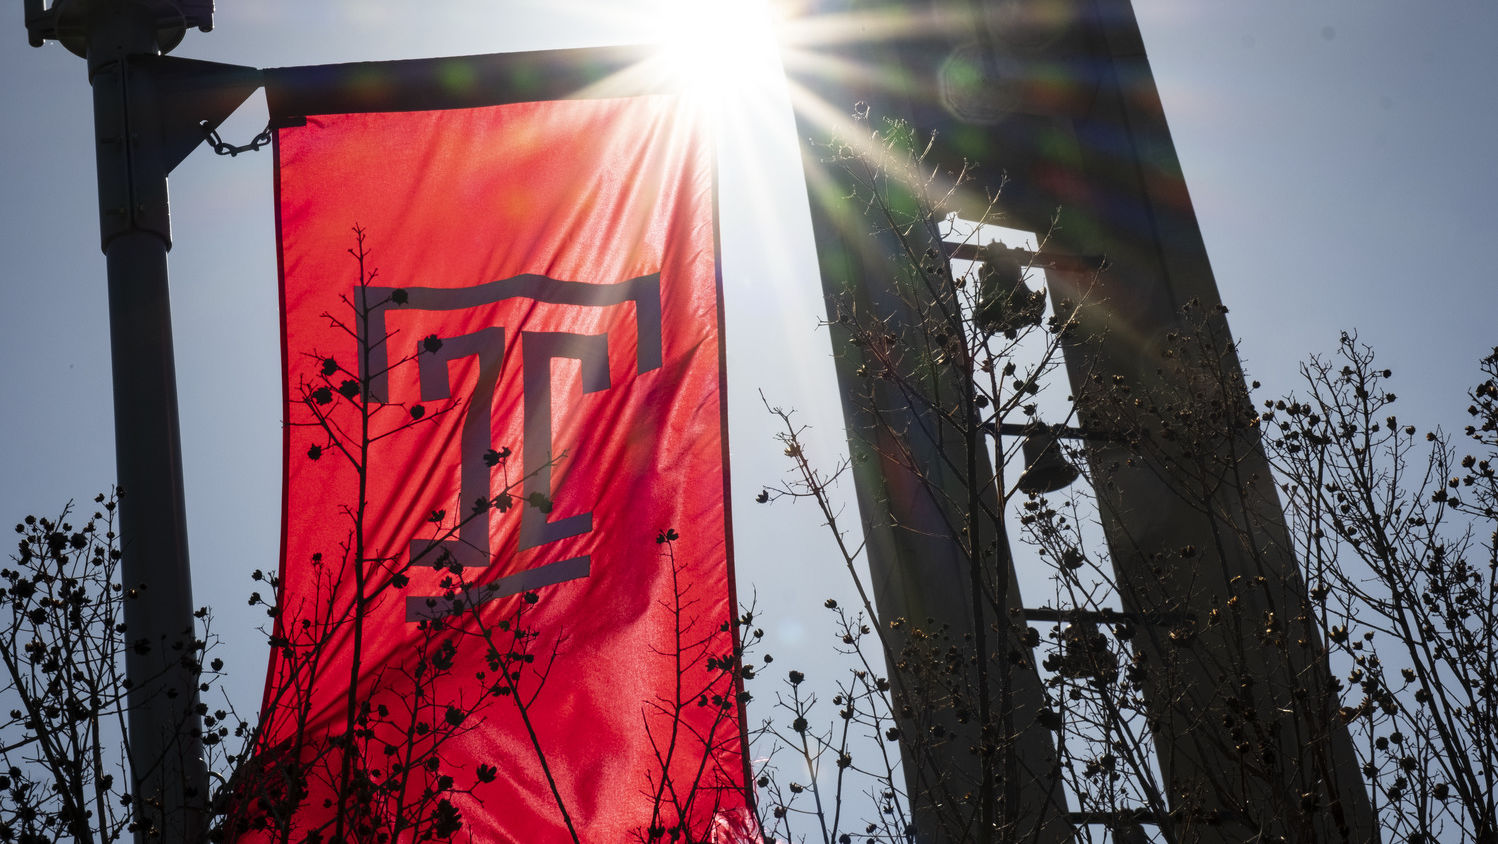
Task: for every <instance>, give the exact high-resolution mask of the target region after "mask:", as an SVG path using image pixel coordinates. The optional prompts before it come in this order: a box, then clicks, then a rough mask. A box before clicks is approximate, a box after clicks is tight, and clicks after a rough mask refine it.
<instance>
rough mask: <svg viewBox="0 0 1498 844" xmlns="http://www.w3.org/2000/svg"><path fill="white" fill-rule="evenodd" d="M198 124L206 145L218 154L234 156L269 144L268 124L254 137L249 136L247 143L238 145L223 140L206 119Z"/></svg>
mask: <svg viewBox="0 0 1498 844" xmlns="http://www.w3.org/2000/svg"><path fill="white" fill-rule="evenodd" d="M199 125H200V126H202V127H203V137H204V138H205V139H207V141H208V145H209V146H211V147H213V151H214V152H215V153H216V154H218V155H228V156H235V155H239V154H240V153H241V152H256V151H258V150H259V149H260V148H261V147H266V146H270V140H271V129H270V126H269V125H268V124H267V125H266V127H265V129H263V130H262V131H261V132H260V134H258V135H256V136H255V137H254V138H251V139H250V142H249V143H247V144H243V145H239V146H236V145H235V144H231V143H229V142H227V141H225V140H224V139H223V138H221V137H219V134H218V132H217V131H216V130H215V129H214V128H213V127H212V126H209V125H208V121H206V120H205V121H203V122H202V123H201V124H199Z"/></svg>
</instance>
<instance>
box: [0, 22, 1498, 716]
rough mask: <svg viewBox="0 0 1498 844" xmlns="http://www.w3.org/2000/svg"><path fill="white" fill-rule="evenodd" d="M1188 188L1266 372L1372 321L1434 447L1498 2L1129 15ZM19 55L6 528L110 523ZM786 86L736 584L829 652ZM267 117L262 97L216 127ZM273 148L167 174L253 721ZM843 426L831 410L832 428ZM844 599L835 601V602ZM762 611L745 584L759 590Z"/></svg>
mask: <svg viewBox="0 0 1498 844" xmlns="http://www.w3.org/2000/svg"><path fill="white" fill-rule="evenodd" d="M218 5H219V8H218V11H217V15H216V29H215V31H214V32H212V33H210V34H202V33H198V32H191V33H189V34H188V36H187V39H186V41H185V42H184V44H183V45H182V46H181V47H179V48H178V50H177V51H176V54H177V55H181V56H187V57H193V58H203V59H210V60H214V61H221V62H229V63H236V64H246V65H257V66H262V67H271V66H286V65H299V64H321V63H329V62H340V61H358V60H375V59H393V58H413V57H423V56H439V55H457V54H468V53H484V52H497V51H505V50H531V49H547V48H557V47H570V46H586V45H594V44H604V43H619V42H635V41H641V40H650V39H652V38H654V37H656V36H657V35H658V34H659V33H660V31H661V30H662V29H663V25H662V23H661V21H662V18H661V15H662V12H661V8H662V6H663V2H662V0H656V2H647V0H637V2H624V1H623V0H611V2H601V0H595V2H579V1H578V0H550V2H541V0H514V1H513V2H504V3H501V2H479V1H478V0H443V2H425V3H388V2H387V3H378V2H371V1H370V0H321V1H320V2H316V3H308V2H305V0H301V2H293V0H253V2H252V1H251V0H221V2H220V3H219V4H218ZM1136 10H1137V13H1138V16H1139V19H1140V24H1141V28H1142V30H1143V34H1144V39H1145V44H1146V47H1147V49H1148V51H1149V55H1150V58H1151V62H1152V64H1153V67H1154V69H1155V74H1156V79H1157V82H1158V84H1159V87H1160V90H1161V95H1162V98H1163V100H1164V105H1165V110H1166V114H1167V117H1168V119H1169V122H1170V126H1171V129H1172V131H1173V134H1174V139H1175V143H1176V147H1177V150H1178V153H1179V155H1180V159H1181V162H1182V165H1183V167H1184V170H1185V174H1186V179H1187V183H1188V185H1189V187H1190V190H1191V194H1192V197H1193V199H1194V201H1195V204H1196V210H1197V214H1198V217H1199V219H1200V222H1201V226H1202V230H1203V233H1204V235H1205V238H1206V243H1207V248H1208V251H1209V253H1210V255H1211V258H1212V263H1213V267H1214V269H1215V272H1216V276H1217V282H1218V285H1219V287H1220V289H1221V291H1222V297H1223V300H1224V301H1225V302H1226V303H1227V305H1228V306H1229V307H1230V308H1231V309H1232V312H1231V315H1230V317H1229V319H1230V323H1231V325H1232V327H1233V328H1234V330H1235V331H1236V332H1237V333H1238V334H1239V335H1240V336H1241V337H1242V338H1243V341H1244V345H1243V349H1244V356H1245V358H1246V360H1247V364H1248V367H1249V369H1250V371H1251V372H1252V373H1253V374H1254V375H1255V376H1256V377H1258V378H1260V379H1261V380H1262V381H1264V382H1265V384H1266V386H1267V387H1275V388H1276V389H1287V388H1289V387H1291V386H1293V383H1294V378H1295V365H1296V362H1297V361H1299V360H1300V359H1302V358H1303V357H1304V356H1305V355H1306V354H1308V353H1311V352H1325V351H1328V350H1330V349H1331V348H1332V347H1333V345H1334V344H1335V342H1336V338H1337V334H1338V331H1339V330H1341V329H1354V328H1355V329H1358V330H1359V331H1360V332H1361V336H1362V337H1363V338H1364V339H1365V340H1366V341H1368V342H1369V343H1371V344H1373V345H1374V346H1376V347H1377V348H1378V349H1379V350H1380V353H1381V355H1382V356H1383V360H1384V361H1386V362H1387V365H1389V366H1390V367H1392V368H1393V369H1394V370H1395V374H1396V378H1397V379H1398V380H1397V381H1396V384H1398V385H1399V392H1400V393H1401V395H1402V398H1403V400H1404V401H1405V402H1406V403H1407V404H1408V407H1406V408H1405V410H1404V411H1403V414H1402V415H1403V416H1405V417H1407V418H1408V419H1409V420H1410V421H1412V422H1415V423H1416V424H1420V425H1421V427H1425V426H1426V425H1429V424H1433V423H1436V422H1441V421H1444V422H1446V424H1447V425H1448V427H1453V426H1459V425H1460V424H1462V421H1463V418H1464V415H1463V412H1462V411H1463V409H1464V408H1465V406H1466V401H1465V399H1464V397H1463V391H1464V390H1465V387H1466V385H1467V384H1468V383H1469V381H1470V380H1471V379H1472V376H1473V373H1474V372H1475V369H1474V366H1473V364H1474V361H1475V360H1476V358H1477V357H1479V356H1480V355H1481V354H1483V353H1484V352H1485V351H1486V350H1488V349H1491V348H1492V347H1493V345H1494V344H1495V343H1498V330H1495V325H1494V317H1495V315H1498V287H1495V284H1494V279H1493V278H1492V275H1493V270H1492V267H1493V265H1494V263H1495V261H1494V256H1493V252H1492V244H1493V242H1494V240H1495V238H1494V237H1493V236H1492V234H1491V227H1492V226H1493V224H1494V221H1495V218H1498V213H1495V212H1498V168H1495V166H1494V164H1493V162H1492V160H1491V155H1492V154H1493V153H1492V151H1493V150H1495V149H1498V95H1495V94H1494V92H1493V80H1494V79H1495V78H1498V54H1495V53H1494V51H1493V48H1492V45H1493V44H1495V43H1498V4H1492V3H1490V2H1487V0H1447V1H1446V2H1442V3H1438V4H1415V3H1412V2H1407V1H1406V0H1314V2H1306V0H1293V2H1292V0H1262V1H1261V2H1254V3H1245V2H1242V0H1137V2H1136ZM7 14H9V16H10V17H9V19H8V20H7V21H6V22H5V27H6V29H5V30H4V31H5V32H8V33H9V35H8V37H7V38H6V39H5V42H4V44H3V46H0V69H3V73H4V78H5V79H6V80H7V82H6V84H5V85H4V86H3V87H0V104H3V114H4V118H3V120H0V168H3V177H4V182H3V185H4V186H3V193H0V195H3V197H4V201H3V203H0V214H3V220H0V248H3V254H5V255H6V256H7V259H8V260H7V266H6V271H5V274H4V276H3V281H0V291H3V293H0V295H3V299H0V359H3V360H5V361H7V362H8V363H7V365H6V366H5V367H4V368H3V370H0V395H3V396H4V401H5V403H6V408H7V409H6V413H5V423H4V427H3V434H4V436H3V437H0V479H3V486H0V519H12V520H15V519H19V518H20V517H21V516H22V515H24V514H25V513H27V512H41V513H46V512H50V511H55V510H56V509H57V508H59V507H60V506H61V505H62V504H63V503H64V502H66V501H68V500H69V499H78V500H80V501H84V502H87V501H88V499H91V498H92V496H93V495H94V494H95V493H96V492H98V491H100V490H103V489H107V488H108V486H109V484H110V483H111V482H112V479H113V476H114V441H113V433H112V428H111V406H112V405H111V397H110V395H111V392H110V391H111V388H110V374H109V354H108V327H107V323H106V317H105V313H106V311H105V284H104V264H103V260H102V257H101V255H100V253H99V249H98V228H97V222H96V198H95V185H94V177H93V143H92V132H91V123H92V112H91V105H90V94H89V89H88V85H87V80H86V76H85V68H84V63H83V62H82V60H80V59H78V58H76V57H74V56H72V55H71V54H69V53H67V52H66V51H65V50H63V49H62V48H61V47H60V46H58V45H56V44H49V45H47V47H46V48H44V49H40V50H33V49H31V48H29V47H27V46H26V38H25V31H24V27H23V25H22V18H21V13H20V10H19V8H16V7H15V6H14V5H12V6H11V7H10V9H9V11H8V13H7ZM778 98H783V91H782V90H781V89H780V88H779V87H778V86H776V85H771V86H769V88H768V89H767V92H766V93H765V96H764V99H763V101H761V102H754V103H742V104H739V103H735V104H734V105H735V108H734V112H735V113H734V115H733V116H735V117H737V118H740V119H738V120H735V121H734V122H733V123H732V124H731V125H733V126H734V127H736V128H735V129H734V130H733V131H731V132H729V133H728V134H727V136H726V137H725V138H724V139H723V141H722V144H721V147H720V167H721V171H722V178H723V191H722V201H723V208H722V227H723V242H724V262H725V284H726V287H727V296H728V305H729V323H728V327H727V331H728V336H729V342H730V347H729V357H730V380H731V383H732V389H733V392H732V393H731V396H730V402H731V413H732V414H733V421H732V427H731V432H730V436H731V440H732V444H733V449H734V459H735V461H736V465H735V467H734V469H733V472H734V481H735V491H734V500H733V502H732V503H733V506H734V511H735V512H734V518H735V521H736V524H737V526H738V528H739V535H738V541H737V544H738V556H739V565H740V571H741V574H740V580H741V583H748V584H752V585H755V586H756V588H757V589H758V592H759V594H760V596H761V601H762V603H772V604H775V605H776V606H777V607H787V608H788V609H782V610H780V611H779V613H778V614H779V615H780V616H781V619H780V620H779V621H777V622H776V623H775V624H774V625H773V626H772V627H771V634H772V635H771V637H770V642H769V649H770V650H771V651H773V652H777V653H784V652H785V651H787V650H792V651H794V649H795V648H798V647H800V646H801V644H802V643H803V642H804V641H807V639H808V637H814V641H816V643H817V644H818V645H820V644H821V643H822V642H824V641H826V640H825V639H821V638H815V637H821V636H823V635H824V628H823V627H822V625H823V624H824V622H825V621H826V619H824V618H823V616H822V615H819V614H817V612H818V611H817V610H815V609H807V608H808V607H811V608H815V607H816V606H818V605H820V603H821V600H822V598H823V597H825V594H823V592H824V591H825V590H824V587H823V585H822V584H821V583H820V582H818V581H812V582H810V585H808V586H805V588H804V589H802V590H801V591H803V592H805V593H807V594H806V595H805V598H806V601H805V603H803V604H793V603H791V602H792V601H793V598H792V597H790V595H791V593H793V592H794V591H796V590H795V589H794V588H789V589H788V586H789V587H795V586H800V585H802V584H805V583H807V581H804V580H801V579H800V578H799V577H798V578H789V577H787V575H786V570H785V569H781V570H775V569H772V568H770V567H769V563H771V562H772V561H776V560H779V561H782V562H785V563H789V564H790V565H792V566H793V567H794V568H793V569H791V570H793V571H798V572H800V571H805V567H806V566H808V565H810V564H811V563H813V562H816V561H820V560H825V559H827V554H828V552H829V550H830V545H829V544H828V543H827V542H826V540H825V538H823V537H822V536H821V535H820V534H818V533H817V532H815V530H814V528H815V521H816V520H815V519H814V518H813V517H812V515H811V514H810V513H809V512H808V511H806V510H796V509H795V508H792V507H789V506H783V505H776V506H773V507H768V508H767V507H761V506H758V505H755V504H754V503H753V501H752V499H753V496H754V494H755V493H756V492H757V491H758V490H759V488H760V487H761V486H762V485H765V484H768V483H772V482H774V481H775V480H776V479H777V478H779V477H780V474H781V472H782V469H783V468H786V467H785V465H784V458H783V457H781V456H780V455H779V449H778V448H777V447H775V444H774V443H773V442H771V441H770V439H769V435H770V428H769V425H768V419H767V417H766V415H765V414H764V413H763V412H762V408H761V407H760V405H759V399H758V396H757V394H756V391H757V390H761V389H762V390H763V391H764V392H765V394H766V395H767V396H768V397H769V399H770V400H771V401H772V402H774V403H776V404H783V405H786V406H793V407H797V408H800V409H801V410H802V411H804V413H805V414H806V420H807V421H809V422H811V423H812V424H814V425H815V426H816V432H817V433H818V434H819V435H820V440H819V441H818V444H817V445H818V447H819V448H822V449H825V450H827V451H831V450H833V449H835V448H837V447H838V445H839V444H840V442H841V440H840V432H839V431H838V430H837V422H836V419H835V417H834V416H833V415H831V414H830V413H829V412H828V409H827V405H826V402H825V401H821V400H822V399H825V397H826V396H828V395H830V394H831V393H830V390H831V389H832V386H831V385H832V382H831V372H830V363H829V360H828V354H829V349H828V345H827V340H826V336H825V334H824V333H821V332H819V331H818V330H817V329H816V324H817V320H818V318H819V316H820V312H819V307H820V288H819V285H818V282H817V280H816V276H815V265H814V263H813V259H812V257H811V254H810V251H809V250H810V235H809V233H808V232H807V230H806V227H807V216H806V201H805V194H804V192H802V188H801V185H800V182H799V179H800V176H799V158H798V154H797V152H796V150H795V148H794V144H793V138H794V133H793V131H792V130H791V128H790V125H789V123H788V120H789V116H788V114H787V113H786V112H785V111H784V103H783V99H778ZM263 125H264V107H263V101H262V100H261V99H259V97H258V96H257V97H256V98H255V99H252V100H251V101H250V103H249V104H248V105H247V106H246V107H245V108H243V109H242V110H241V112H240V113H239V114H238V115H237V116H236V117H235V119H233V120H232V121H231V122H230V123H229V124H228V125H227V126H226V128H225V129H224V134H225V136H226V137H227V138H228V139H229V140H231V141H237V142H243V141H246V140H248V139H249V138H250V137H251V136H253V135H254V134H255V133H256V132H257V131H259V130H260V128H262V127H263ZM270 165H271V159H270V155H269V153H267V152H262V153H259V154H250V155H243V156H240V157H238V158H234V159H229V158H219V157H215V156H212V155H209V154H208V153H207V150H206V149H200V150H199V151H198V152H197V153H194V155H193V156H192V157H191V158H190V159H189V160H188V161H187V162H186V163H184V164H183V165H182V166H181V167H179V168H178V170H177V172H176V173H175V174H174V175H173V177H172V202H173V225H174V234H175V239H176V246H175V248H174V250H173V251H172V253H171V269H172V274H173V275H172V296H173V307H174V320H175V325H176V332H175V342H176V346H177V359H178V374H179V390H180V393H181V413H182V430H183V445H184V452H183V454H184V463H185V467H186V483H187V493H188V496H189V511H188V519H189V534H190V539H191V543H192V558H193V577H194V590H195V593H196V595H197V602H198V603H206V604H213V605H215V606H217V607H219V611H218V612H219V618H220V631H221V632H222V633H223V634H224V635H225V636H226V637H228V638H229V639H230V641H231V645H232V647H230V648H228V649H227V650H226V658H227V659H228V660H229V662H230V667H231V669H232V668H237V669H238V670H237V671H236V677H237V679H236V681H235V682H234V684H233V686H232V689H233V691H234V694H235V696H236V698H237V699H238V700H239V701H240V702H241V703H242V704H243V703H246V702H248V703H249V705H251V706H253V705H254V703H255V702H256V701H257V699H258V690H259V686H260V683H261V678H260V675H259V672H260V670H261V668H260V665H261V664H263V656H261V653H260V649H261V648H262V646H263V640H262V639H260V638H258V637H257V636H255V634H253V633H252V632H248V631H250V630H251V628H253V626H254V625H255V624H256V623H258V622H257V621H256V619H255V618H254V616H253V615H252V614H250V613H249V612H248V608H247V607H246V606H245V600H244V599H245V596H247V595H248V593H249V592H250V591H251V583H250V581H249V579H248V573H249V572H250V571H251V570H253V569H255V568H268V567H271V566H273V565H275V558H276V554H277V549H278V538H279V527H278V518H279V509H280V477H279V472H280V469H279V467H280V453H279V452H280V443H281V437H280V422H281V416H282V414H281V408H280V398H281V397H280V388H279V375H278V367H279V342H278V333H277V318H276V286H275V285H276V268H275V255H274V241H273V230H272V206H271V175H270ZM834 410H835V408H834ZM828 588H830V587H828ZM744 591H745V592H747V591H748V589H747V588H746V589H745V590H744Z"/></svg>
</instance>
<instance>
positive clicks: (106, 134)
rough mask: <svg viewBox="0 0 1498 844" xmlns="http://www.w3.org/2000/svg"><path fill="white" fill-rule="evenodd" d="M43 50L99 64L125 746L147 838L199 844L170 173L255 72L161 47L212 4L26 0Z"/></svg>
mask: <svg viewBox="0 0 1498 844" xmlns="http://www.w3.org/2000/svg"><path fill="white" fill-rule="evenodd" d="M25 12H26V28H27V31H28V36H29V38H30V41H31V44H32V46H37V47H39V46H41V45H42V44H43V43H44V42H45V41H46V40H49V39H50V40H57V41H60V42H61V43H62V44H63V45H64V46H66V47H67V48H68V49H69V50H70V51H72V52H73V53H75V54H77V55H79V56H81V57H83V58H84V59H86V60H87V62H88V74H89V81H90V84H91V85H92V87H93V97H94V129H95V143H96V150H97V153H96V157H97V164H98V180H99V232H100V247H101V248H102V250H103V252H104V255H105V260H106V265H107V269H108V281H109V321H110V352H111V356H112V360H113V375H114V415H115V449H116V460H117V465H118V471H119V485H120V489H121V502H120V535H121V538H122V542H123V547H122V551H123V559H122V560H121V572H122V574H121V577H122V581H123V586H124V588H125V591H126V596H127V600H126V602H125V610H124V613H125V625H126V631H125V638H126V641H125V645H126V660H125V671H126V677H127V682H128V684H129V690H128V697H127V702H128V705H129V719H128V721H129V737H128V745H129V746H128V750H129V757H130V760H131V764H132V767H133V774H134V778H135V781H134V782H133V783H132V784H131V792H132V794H134V796H135V799H136V820H137V821H138V822H139V826H138V828H137V832H136V840H137V841H145V840H148V839H150V840H159V841H169V842H196V841H201V840H202V839H203V837H204V832H205V830H204V817H205V815H204V809H205V807H206V804H207V799H208V780H207V773H206V770H205V767H204V764H203V759H202V735H201V733H202V726H201V716H200V715H199V713H198V711H197V705H198V685H197V684H198V682H199V679H198V671H197V669H196V667H195V663H196V660H197V658H198V657H199V656H200V654H199V652H198V643H197V641H196V639H197V637H196V635H195V629H194V618H193V605H192V585H191V577H190V570H189V566H188V558H187V521H186V510H185V501H184V496H183V485H182V456H181V445H180V437H179V434H178V421H177V386H176V373H175V364H174V362H173V355H172V328H171V308H170V303H169V300H168V291H167V265H166V253H167V251H168V250H169V249H170V248H171V226H170V220H169V217H168V209H167V185H166V177H167V174H168V173H169V172H171V170H172V168H174V167H175V166H176V165H177V164H178V163H179V162H180V161H181V160H182V158H184V157H185V156H186V155H187V153H188V152H190V151H191V150H192V149H193V148H194V147H196V146H197V145H198V144H199V143H201V141H202V140H203V129H202V128H201V126H200V125H199V121H204V120H206V121H207V122H208V123H209V124H210V125H211V126H217V125H218V123H219V122H221V121H222V120H223V118H224V117H226V116H227V115H228V114H229V112H231V111H233V109H234V107H236V106H237V105H238V104H239V102H241V101H242V100H243V99H244V97H245V96H248V94H249V92H250V91H253V90H254V87H255V84H257V83H256V82H255V80H256V79H257V77H258V72H256V71H252V70H249V69H246V68H230V67H228V66H224V65H215V64H212V63H208V62H194V61H189V60H184V59H167V58H165V57H164V56H162V55H161V54H162V53H164V52H166V51H168V50H170V49H172V48H173V47H175V46H176V45H177V43H179V42H180V41H181V40H182V37H183V35H184V34H185V32H186V30H187V28H188V27H197V28H198V29H201V30H204V31H207V30H209V29H211V28H212V24H213V4H212V2H211V0H55V2H53V4H52V5H51V7H50V8H45V9H44V8H43V0H26V4H25Z"/></svg>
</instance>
